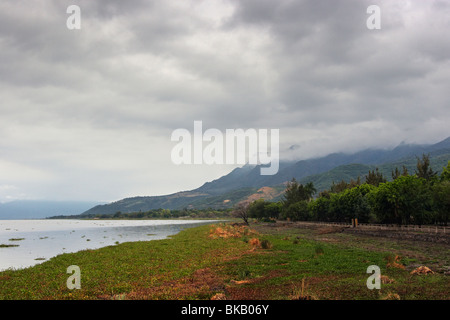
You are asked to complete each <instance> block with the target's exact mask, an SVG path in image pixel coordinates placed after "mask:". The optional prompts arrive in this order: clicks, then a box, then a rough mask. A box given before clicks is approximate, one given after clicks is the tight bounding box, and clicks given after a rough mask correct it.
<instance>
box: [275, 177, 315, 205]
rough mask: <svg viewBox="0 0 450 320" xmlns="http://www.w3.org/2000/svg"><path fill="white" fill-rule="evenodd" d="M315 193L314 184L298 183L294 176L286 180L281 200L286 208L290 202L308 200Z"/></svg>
mask: <svg viewBox="0 0 450 320" xmlns="http://www.w3.org/2000/svg"><path fill="white" fill-rule="evenodd" d="M315 193H316V189H315V188H314V184H313V183H312V182H308V183H307V184H306V185H305V186H304V185H302V184H299V183H298V182H297V180H295V178H293V179H292V180H291V181H290V182H288V184H287V186H286V190H285V192H284V195H283V200H282V201H281V202H282V204H283V207H284V208H288V207H289V206H290V205H291V204H294V203H296V202H300V201H303V200H306V201H310V200H311V198H312V197H313V195H314V194H315Z"/></svg>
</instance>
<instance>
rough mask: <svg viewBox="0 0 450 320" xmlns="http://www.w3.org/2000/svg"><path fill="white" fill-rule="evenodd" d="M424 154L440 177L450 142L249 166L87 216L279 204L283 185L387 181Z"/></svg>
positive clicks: (322, 186) (325, 186)
mask: <svg viewBox="0 0 450 320" xmlns="http://www.w3.org/2000/svg"><path fill="white" fill-rule="evenodd" d="M423 154H429V155H430V160H431V165H432V168H433V170H435V171H437V172H440V171H441V170H442V168H443V167H444V166H445V165H446V164H447V162H448V161H449V160H450V137H449V138H447V139H445V140H443V141H440V142H439V143H436V144H430V145H417V144H400V145H399V146H397V147H396V148H394V149H392V150H384V149H366V150H362V151H359V152H356V153H353V154H348V153H333V154H329V155H327V156H325V157H320V158H315V159H308V160H301V161H297V162H295V161H289V162H282V161H281V162H280V167H279V171H278V173H277V174H275V175H272V176H263V175H261V174H260V166H259V165H245V166H243V167H241V168H236V169H234V170H233V171H231V172H230V173H229V174H227V175H224V176H222V177H220V178H218V179H216V180H213V181H210V182H207V183H205V184H203V185H202V186H200V187H199V188H197V189H194V190H191V191H184V192H178V193H174V194H170V195H166V196H149V197H133V198H126V199H122V200H120V201H116V202H113V203H110V204H105V205H99V206H96V207H94V208H91V209H90V210H87V211H86V212H84V213H83V214H84V215H88V214H114V213H116V212H119V211H120V212H123V213H126V212H138V211H147V210H151V209H159V208H164V209H183V208H197V209H201V208H209V207H211V208H229V207H232V206H233V205H235V204H236V203H238V202H240V201H243V200H246V199H248V198H249V197H251V196H252V195H255V194H258V193H261V194H262V193H264V194H262V196H266V197H267V196H270V197H273V199H277V198H279V197H280V196H281V194H282V191H283V189H284V184H285V183H286V182H287V181H290V180H292V178H296V179H297V180H298V181H299V182H301V183H306V182H310V181H311V182H313V183H314V185H315V187H316V189H317V190H318V192H319V191H321V190H325V189H328V188H330V186H331V184H332V183H333V181H334V182H339V181H341V180H345V181H349V180H350V179H356V178H357V177H358V176H359V177H361V179H362V180H363V178H364V176H365V175H366V174H367V173H368V172H369V170H374V169H375V168H379V169H380V171H381V172H382V173H383V174H384V175H385V177H386V178H387V179H388V180H389V179H390V178H391V171H392V170H394V169H395V168H396V167H398V168H402V166H403V165H404V166H406V167H407V168H408V170H409V172H410V173H411V174H413V173H414V169H415V166H416V164H417V158H418V157H421V156H422V155H423ZM264 187H271V189H272V190H273V192H269V195H268V194H267V193H266V192H263V191H262V190H264V189H263V188H264ZM264 191H267V190H264ZM267 200H270V198H267Z"/></svg>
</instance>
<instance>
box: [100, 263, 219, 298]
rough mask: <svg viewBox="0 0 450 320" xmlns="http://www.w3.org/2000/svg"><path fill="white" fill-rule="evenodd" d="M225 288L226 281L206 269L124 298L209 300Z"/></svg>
mask: <svg viewBox="0 0 450 320" xmlns="http://www.w3.org/2000/svg"><path fill="white" fill-rule="evenodd" d="M224 288H225V285H224V279H223V278H221V277H219V276H218V275H217V274H216V273H215V272H213V271H212V270H211V269H210V268H204V269H198V270H196V271H195V272H194V273H193V274H192V275H191V276H190V277H184V278H181V279H178V280H174V281H168V282H165V283H162V284H161V285H158V286H154V287H151V288H139V289H135V290H133V291H131V292H130V293H128V294H126V296H125V297H124V298H125V299H130V300H142V299H150V300H156V299H165V300H178V299H186V298H198V299H209V297H210V296H212V295H214V293H217V292H220V291H223V290H224ZM99 298H102V297H99ZM103 298H107V299H111V298H113V297H112V296H106V297H103Z"/></svg>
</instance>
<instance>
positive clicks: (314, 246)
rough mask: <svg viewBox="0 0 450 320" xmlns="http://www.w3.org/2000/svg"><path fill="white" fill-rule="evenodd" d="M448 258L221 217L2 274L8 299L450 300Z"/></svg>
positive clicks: (317, 230)
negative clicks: (73, 285) (72, 283)
mask: <svg viewBox="0 0 450 320" xmlns="http://www.w3.org/2000/svg"><path fill="white" fill-rule="evenodd" d="M449 257H450V254H449V249H448V246H444V245H440V244H434V245H433V247H429V246H428V244H419V243H417V242H407V241H392V242H389V240H386V239H378V238H370V237H363V236H361V235H355V234H347V233H345V232H338V233H336V232H334V233H333V232H332V231H330V230H327V232H322V227H321V226H319V225H316V227H311V226H310V227H302V226H301V225H297V224H295V223H282V222H276V223H255V222H252V223H251V227H248V226H246V225H243V224H236V223H234V224H233V223H220V224H215V225H203V226H200V227H195V228H190V229H186V230H183V231H182V232H180V233H179V234H177V235H175V236H173V237H172V238H171V239H164V240H154V241H148V242H143V241H140V242H129V243H122V244H119V245H117V246H109V247H105V248H101V249H97V250H84V251H80V252H77V253H70V254H63V255H60V256H57V257H55V258H52V259H50V260H49V261H45V262H43V263H42V264H39V265H36V266H34V267H31V268H27V269H23V270H15V271H14V270H7V271H4V272H0V299H108V300H109V299H121V300H123V299H133V300H134V299H206V300H209V299H221V300H223V299H244V300H248V299H283V300H292V299H300V300H317V299H318V300H323V299H346V300H347V299H348V300H353V299H376V300H381V299H448V292H449V290H450V282H449V281H448V275H446V274H445V272H448V270H447V269H445V268H446V266H449V265H450V261H449V260H448V259H449ZM71 265H77V266H79V267H80V271H81V289H73V290H70V289H68V288H67V285H66V281H67V278H68V277H69V275H68V274H67V273H66V270H67V267H68V266H71ZM371 265H377V266H379V267H380V269H381V274H382V278H381V279H382V284H381V289H379V290H378V289H372V290H370V289H368V288H367V285H366V281H367V278H368V277H369V276H370V274H367V273H366V272H367V268H368V266H371ZM419 267H426V268H427V269H425V268H422V269H418V268H419ZM428 269H429V270H430V271H431V272H428V271H427V270H428ZM414 270H419V271H417V272H416V273H413V271H414ZM420 270H421V271H420Z"/></svg>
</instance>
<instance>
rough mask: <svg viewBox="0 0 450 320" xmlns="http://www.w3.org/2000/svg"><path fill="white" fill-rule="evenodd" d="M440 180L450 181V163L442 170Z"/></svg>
mask: <svg viewBox="0 0 450 320" xmlns="http://www.w3.org/2000/svg"><path fill="white" fill-rule="evenodd" d="M440 178H441V181H450V161H449V162H448V163H447V166H446V167H444V168H443V169H442V172H441V177H440Z"/></svg>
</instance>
